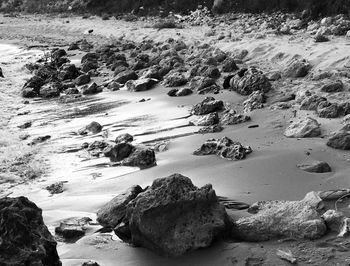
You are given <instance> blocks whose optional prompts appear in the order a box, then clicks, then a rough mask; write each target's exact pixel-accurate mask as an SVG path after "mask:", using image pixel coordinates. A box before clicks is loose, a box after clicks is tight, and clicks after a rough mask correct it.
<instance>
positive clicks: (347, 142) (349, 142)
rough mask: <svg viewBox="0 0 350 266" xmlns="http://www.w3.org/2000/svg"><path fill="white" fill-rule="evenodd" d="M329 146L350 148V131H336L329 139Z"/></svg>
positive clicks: (339, 148)
mask: <svg viewBox="0 0 350 266" xmlns="http://www.w3.org/2000/svg"><path fill="white" fill-rule="evenodd" d="M327 146H329V147H332V148H334V149H338V150H350V132H346V131H345V132H344V131H341V132H338V133H336V134H335V135H334V136H332V137H331V138H330V139H329V140H328V142H327Z"/></svg>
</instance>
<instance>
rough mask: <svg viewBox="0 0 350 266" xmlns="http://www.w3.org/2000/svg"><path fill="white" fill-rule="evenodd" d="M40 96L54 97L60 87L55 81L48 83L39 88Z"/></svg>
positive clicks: (58, 92)
mask: <svg viewBox="0 0 350 266" xmlns="http://www.w3.org/2000/svg"><path fill="white" fill-rule="evenodd" d="M39 94H40V96H41V97H43V98H54V97H58V96H60V87H59V84H57V83H48V84H45V85H44V86H42V87H41V88H40V93H39Z"/></svg>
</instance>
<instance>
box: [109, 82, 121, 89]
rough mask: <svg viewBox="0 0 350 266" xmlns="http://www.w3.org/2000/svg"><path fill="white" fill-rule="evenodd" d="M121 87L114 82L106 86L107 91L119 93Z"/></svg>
mask: <svg viewBox="0 0 350 266" xmlns="http://www.w3.org/2000/svg"><path fill="white" fill-rule="evenodd" d="M122 87H123V85H122V84H120V83H118V82H115V81H111V82H109V83H108V85H107V89H109V90H111V91H119V90H120V89H121V88H122Z"/></svg>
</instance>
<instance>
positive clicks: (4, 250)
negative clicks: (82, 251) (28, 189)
mask: <svg viewBox="0 0 350 266" xmlns="http://www.w3.org/2000/svg"><path fill="white" fill-rule="evenodd" d="M0 239H1V242H0V265H3V266H14V265H42V266H60V265H61V262H60V260H59V257H58V254H57V251H56V245H57V243H56V241H55V240H54V238H53V237H52V235H51V234H50V232H49V230H48V229H47V227H46V226H45V224H44V221H43V217H42V210H41V209H39V208H38V207H37V206H36V205H35V204H34V203H33V202H31V201H29V200H28V199H27V198H25V197H18V198H7V197H5V198H1V199H0Z"/></svg>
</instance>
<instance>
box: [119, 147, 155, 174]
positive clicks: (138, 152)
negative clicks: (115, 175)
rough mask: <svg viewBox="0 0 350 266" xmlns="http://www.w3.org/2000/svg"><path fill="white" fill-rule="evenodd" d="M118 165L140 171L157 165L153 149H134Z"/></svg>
mask: <svg viewBox="0 0 350 266" xmlns="http://www.w3.org/2000/svg"><path fill="white" fill-rule="evenodd" d="M120 165H123V166H132V167H139V168H141V169H145V168H150V167H153V166H155V165H157V163H156V155H155V153H154V150H153V149H150V148H139V147H136V148H135V149H134V151H133V152H132V153H131V154H130V156H129V157H127V158H125V159H124V160H122V161H121V162H120Z"/></svg>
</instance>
